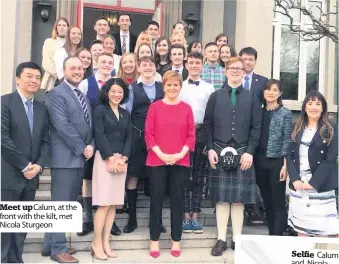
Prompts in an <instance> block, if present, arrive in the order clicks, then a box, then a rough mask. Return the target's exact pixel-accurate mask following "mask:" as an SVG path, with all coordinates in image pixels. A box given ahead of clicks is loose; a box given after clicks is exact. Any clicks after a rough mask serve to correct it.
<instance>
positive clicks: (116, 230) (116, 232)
mask: <svg viewBox="0 0 339 264" xmlns="http://www.w3.org/2000/svg"><path fill="white" fill-rule="evenodd" d="M111 235H112V236H120V235H121V230H120V229H119V227H118V226H117V224H116V223H115V222H114V223H113V226H112V229H111Z"/></svg>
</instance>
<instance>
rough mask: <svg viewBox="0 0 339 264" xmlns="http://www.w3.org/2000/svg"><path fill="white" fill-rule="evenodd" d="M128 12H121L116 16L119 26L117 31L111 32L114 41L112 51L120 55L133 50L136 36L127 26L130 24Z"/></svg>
mask: <svg viewBox="0 0 339 264" xmlns="http://www.w3.org/2000/svg"><path fill="white" fill-rule="evenodd" d="M131 22H132V20H131V16H130V14H125V13H121V14H119V17H118V25H119V27H120V31H119V33H115V34H113V37H114V39H115V42H116V47H115V49H114V53H115V54H117V55H120V56H121V55H122V54H124V53H126V52H127V53H128V52H132V53H133V52H134V49H135V44H136V43H137V37H136V36H135V35H133V34H132V33H130V31H129V28H130V26H131Z"/></svg>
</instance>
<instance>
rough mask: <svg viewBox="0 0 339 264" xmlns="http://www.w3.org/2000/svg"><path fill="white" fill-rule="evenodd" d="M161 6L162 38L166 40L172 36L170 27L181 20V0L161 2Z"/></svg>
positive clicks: (164, 0) (162, 0) (163, 0)
mask: <svg viewBox="0 0 339 264" xmlns="http://www.w3.org/2000/svg"><path fill="white" fill-rule="evenodd" d="M161 3H162V5H163V15H162V22H163V33H162V35H163V36H167V37H168V38H169V37H171V35H172V27H173V25H174V24H175V23H176V22H178V20H181V19H182V0H161Z"/></svg>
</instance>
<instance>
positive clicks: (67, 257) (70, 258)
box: [51, 253, 79, 263]
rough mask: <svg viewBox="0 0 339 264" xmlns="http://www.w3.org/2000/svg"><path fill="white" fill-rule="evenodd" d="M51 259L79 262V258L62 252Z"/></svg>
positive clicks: (61, 261) (60, 261)
mask: <svg viewBox="0 0 339 264" xmlns="http://www.w3.org/2000/svg"><path fill="white" fill-rule="evenodd" d="M51 260H54V261H56V262H59V263H79V260H78V259H76V258H75V257H73V256H71V255H70V254H68V253H61V254H60V255H57V256H52V257H51Z"/></svg>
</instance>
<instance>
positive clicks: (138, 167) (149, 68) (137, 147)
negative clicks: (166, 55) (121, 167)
mask: <svg viewBox="0 0 339 264" xmlns="http://www.w3.org/2000/svg"><path fill="white" fill-rule="evenodd" d="M138 71H139V73H140V77H139V78H138V79H137V81H136V82H134V83H132V84H131V85H130V96H129V101H128V102H127V103H126V109H127V110H128V111H129V112H130V113H131V119H132V129H133V132H132V151H131V158H130V161H129V166H128V169H127V170H128V171H127V177H128V179H127V201H128V213H129V220H128V223H127V225H126V226H125V228H124V230H123V231H124V233H131V232H133V231H134V230H135V229H136V228H137V227H138V225H137V218H136V206H137V196H138V189H137V183H138V179H139V178H143V179H145V178H146V179H147V178H148V170H147V168H146V158H147V149H146V143H145V134H144V129H145V121H146V116H147V112H148V109H149V107H150V105H151V104H152V103H154V102H156V101H158V100H161V99H162V98H163V97H164V92H163V88H162V84H161V83H160V82H156V81H155V61H154V59H153V58H152V57H142V58H140V60H139V61H138Z"/></svg>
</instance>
